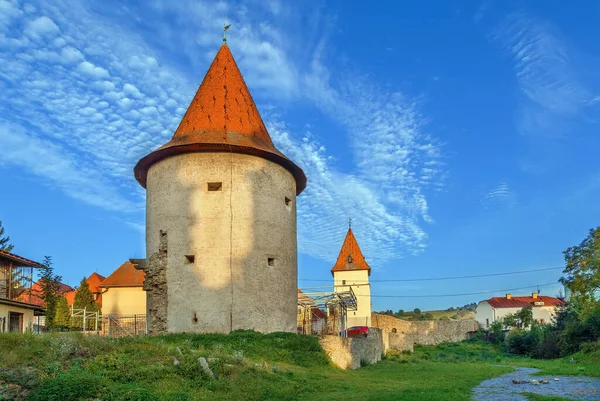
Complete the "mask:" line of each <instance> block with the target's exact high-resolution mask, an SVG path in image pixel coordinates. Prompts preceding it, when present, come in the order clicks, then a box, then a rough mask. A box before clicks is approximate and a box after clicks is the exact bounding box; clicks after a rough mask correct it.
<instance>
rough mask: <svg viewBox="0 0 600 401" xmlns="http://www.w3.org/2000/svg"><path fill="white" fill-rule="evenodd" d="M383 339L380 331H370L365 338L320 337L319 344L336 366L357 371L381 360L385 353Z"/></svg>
mask: <svg viewBox="0 0 600 401" xmlns="http://www.w3.org/2000/svg"><path fill="white" fill-rule="evenodd" d="M383 337H384V335H383V333H382V331H381V330H377V329H372V330H371V331H370V332H369V335H368V336H367V337H366V338H362V337H356V338H351V337H338V336H322V337H320V338H319V343H321V347H323V349H324V350H325V352H326V353H327V355H329V358H330V359H331V361H332V362H333V363H334V364H335V365H336V366H339V367H340V368H342V369H357V368H360V367H361V365H371V364H373V363H377V362H379V361H380V360H381V357H382V355H384V354H385V351H386V347H385V344H384V343H386V341H384V338H383Z"/></svg>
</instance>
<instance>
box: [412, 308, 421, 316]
mask: <svg viewBox="0 0 600 401" xmlns="http://www.w3.org/2000/svg"><path fill="white" fill-rule="evenodd" d="M413 312H414V313H415V315H420V314H421V309H419V308H415V310H414V311H413Z"/></svg>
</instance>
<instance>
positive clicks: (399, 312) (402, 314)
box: [396, 309, 404, 317]
mask: <svg viewBox="0 0 600 401" xmlns="http://www.w3.org/2000/svg"><path fill="white" fill-rule="evenodd" d="M396 316H398V317H402V316H404V309H400V310H399V311H398V312H396Z"/></svg>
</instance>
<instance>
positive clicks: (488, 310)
mask: <svg viewBox="0 0 600 401" xmlns="http://www.w3.org/2000/svg"><path fill="white" fill-rule="evenodd" d="M565 304H566V301H565V300H564V299H561V298H554V297H548V296H545V295H539V294H538V293H535V292H534V293H532V294H531V296H516V297H515V296H512V295H511V294H506V295H505V296H504V297H494V298H490V299H488V300H485V301H481V302H479V304H478V305H477V310H476V319H477V322H478V323H479V327H481V328H482V329H484V330H485V329H488V328H489V327H490V325H491V324H492V323H494V322H495V321H502V320H503V319H504V317H505V316H506V315H508V314H513V313H516V312H518V311H520V310H521V309H523V308H524V307H526V306H531V307H532V310H533V318H534V319H535V320H537V321H539V322H541V323H550V322H551V320H552V316H554V314H555V313H556V309H557V308H558V307H559V306H561V305H565Z"/></svg>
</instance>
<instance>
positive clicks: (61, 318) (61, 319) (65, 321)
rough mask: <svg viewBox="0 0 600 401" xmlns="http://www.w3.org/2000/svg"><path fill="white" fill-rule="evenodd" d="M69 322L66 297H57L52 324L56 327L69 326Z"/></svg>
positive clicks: (69, 310) (69, 316) (69, 313)
mask: <svg viewBox="0 0 600 401" xmlns="http://www.w3.org/2000/svg"><path fill="white" fill-rule="evenodd" d="M70 323H71V309H70V308H69V303H68V302H67V298H65V297H58V299H57V301H56V315H55V317H54V324H55V326H56V327H69V326H70Z"/></svg>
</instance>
